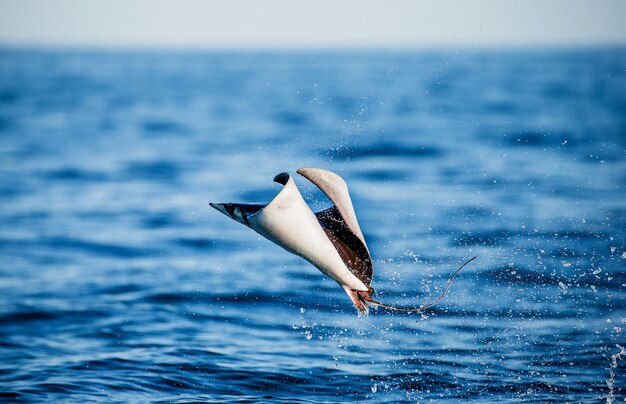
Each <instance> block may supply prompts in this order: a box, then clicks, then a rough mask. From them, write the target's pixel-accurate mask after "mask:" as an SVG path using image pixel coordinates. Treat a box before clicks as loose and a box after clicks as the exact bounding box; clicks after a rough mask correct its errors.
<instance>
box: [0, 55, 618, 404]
mask: <svg viewBox="0 0 626 404" xmlns="http://www.w3.org/2000/svg"><path fill="white" fill-rule="evenodd" d="M625 151H626V49H624V48H597V49H561V50H559V49H544V50H517V51H513V50H480V51H470V50H467V51H463V52H454V51H441V52H436V51H423V52H395V53H394V52H392V53H385V52H358V51H354V52H345V53H341V52H317V53H313V52H311V53H228V52H217V53H215V52H212V53H211V52H209V53H191V52H156V51H154V52H131V51H120V52H104V51H102V52H78V51H72V52H70V51H36V50H20V49H5V50H2V51H0V224H1V226H0V397H1V400H3V401H12V400H16V401H29V402H31V401H39V402H60V401H63V402H84V401H88V400H97V401H118V402H129V401H130V402H189V401H201V402H257V401H267V402H280V401H283V402H355V401H371V402H389V403H395V402H403V401H418V402H429V401H440V400H449V401H456V402H458V401H462V400H468V399H471V400H477V401H486V402H494V401H513V402H549V401H553V402H563V401H569V402H577V401H584V402H595V401H607V402H611V401H615V402H621V401H623V400H624V399H625V397H626V375H625V374H626V373H625V363H626V352H624V348H626V330H625V329H624V328H625V327H626V265H625V264H626V245H625V238H626V217H625V214H626V154H625ZM305 166H317V167H323V168H326V169H330V170H332V171H335V172H337V173H339V174H340V175H341V176H343V177H344V178H345V180H346V181H347V182H348V184H349V186H350V190H351V193H352V198H353V202H354V206H355V209H356V212H357V215H358V218H359V221H360V224H361V227H362V229H363V231H364V233H365V238H366V239H367V242H368V244H369V247H370V249H371V252H372V256H373V258H374V260H375V272H374V280H373V284H372V286H373V287H374V288H375V289H376V290H377V293H376V297H377V298H379V299H380V300H381V301H384V302H386V303H389V304H399V305H407V306H411V305H416V304H421V303H424V302H426V301H428V300H430V299H432V298H433V297H435V296H437V295H438V293H439V292H440V291H441V290H442V287H443V286H444V285H445V282H446V280H447V279H448V276H449V275H450V274H451V273H452V271H454V269H456V268H457V267H458V265H459V264H461V263H462V262H463V261H465V260H466V259H468V258H470V257H471V256H474V255H477V256H478V258H477V260H476V261H474V262H473V263H472V264H471V265H468V266H467V267H466V268H465V269H464V270H463V272H462V273H461V274H460V275H459V277H458V278H457V279H456V280H455V282H454V283H453V285H452V288H451V290H450V292H449V294H448V295H447V296H446V298H445V299H444V300H443V301H442V302H441V303H440V304H439V305H438V306H436V307H435V308H434V309H433V310H432V311H431V312H429V313H427V314H426V315H424V316H420V315H416V314H402V313H394V312H387V311H383V310H375V309H373V310H372V312H371V313H370V315H369V316H366V317H359V316H357V313H356V311H355V309H354V308H353V307H352V305H351V303H350V301H349V299H348V298H347V296H346V295H345V293H344V292H343V290H342V289H341V288H340V287H339V286H338V285H337V284H336V283H335V282H334V281H332V280H331V279H329V278H327V277H325V276H323V275H322V274H321V273H319V272H318V271H317V270H316V269H315V268H314V267H312V266H311V265H310V264H308V263H306V262H305V261H304V260H302V259H300V258H298V257H296V256H293V255H290V254H288V253H287V252H285V251H283V250H281V249H280V248H279V247H277V246H275V245H273V244H272V243H270V242H268V241H267V240H265V239H262V238H261V237H260V236H258V235H257V234H256V233H253V232H252V231H250V230H249V229H247V228H245V227H244V226H242V225H240V224H238V223H236V222H234V221H232V220H229V219H228V218H226V217H225V216H223V215H221V214H220V213H219V212H217V211H215V210H213V209H211V208H210V206H209V202H248V203H250V202H263V201H268V200H270V199H271V198H272V197H273V195H275V194H276V193H277V192H278V190H279V189H280V186H279V185H278V184H274V183H272V178H273V177H274V175H275V174H277V173H279V172H282V171H290V172H292V173H293V172H295V170H296V169H298V168H300V167H305ZM297 181H298V184H299V186H300V187H301V189H302V192H303V195H304V196H305V198H307V199H308V200H309V201H310V203H311V204H312V206H315V207H317V208H322V207H324V206H327V205H328V201H327V200H325V198H324V197H323V196H322V194H321V193H320V192H319V191H317V190H316V189H315V187H314V186H312V185H311V184H309V183H308V182H307V181H306V180H305V179H303V178H297Z"/></svg>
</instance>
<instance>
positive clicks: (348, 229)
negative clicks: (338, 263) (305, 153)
mask: <svg viewBox="0 0 626 404" xmlns="http://www.w3.org/2000/svg"><path fill="white" fill-rule="evenodd" d="M298 174H301V175H302V176H304V177H305V178H307V179H308V180H309V181H311V182H312V183H313V184H315V185H316V186H317V187H318V188H319V189H320V190H321V191H322V192H324V193H325V194H326V196H328V198H329V199H330V200H331V201H332V202H333V203H334V204H335V206H333V207H331V208H329V209H326V210H324V211H321V212H318V213H316V214H315V216H317V220H318V221H319V222H320V224H321V225H322V228H323V229H324V232H325V233H326V235H327V236H328V238H329V239H330V240H331V241H332V243H333V244H334V246H335V249H336V250H337V252H338V253H339V255H340V256H341V259H342V260H343V261H344V263H345V264H346V266H347V267H348V269H349V270H350V272H352V273H353V274H354V276H356V277H357V278H359V280H360V281H361V282H363V283H364V284H365V285H366V286H367V287H368V288H369V287H370V283H371V282H372V276H373V273H374V269H373V266H372V259H371V257H370V253H369V250H368V248H367V244H366V243H365V238H364V237H363V233H362V232H361V228H360V227H359V223H358V221H357V219H356V214H355V212H354V208H353V206H352V200H351V199H350V193H349V192H348V186H347V185H346V183H345V181H344V180H343V179H342V178H341V177H340V176H338V175H337V174H334V173H332V172H330V171H327V170H322V169H320V168H301V169H299V170H298Z"/></svg>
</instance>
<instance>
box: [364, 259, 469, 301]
mask: <svg viewBox="0 0 626 404" xmlns="http://www.w3.org/2000/svg"><path fill="white" fill-rule="evenodd" d="M475 259H476V256H474V257H472V258H470V259H469V260H467V261H465V263H463V265H461V266H460V267H459V269H457V270H456V271H454V273H453V274H452V276H451V277H450V279H449V280H448V283H447V284H446V287H445V289H444V290H443V292H442V293H441V295H439V297H438V298H436V299H435V300H433V301H431V302H429V303H427V304H424V305H422V306H420V307H396V306H389V305H387V304H383V303H381V302H378V301H376V300H374V299H373V298H372V296H370V292H362V291H358V292H357V291H355V292H356V293H358V297H359V298H360V299H361V300H363V301H364V302H367V303H370V304H373V305H374V306H378V307H382V308H384V309H387V310H394V311H403V312H405V313H423V312H424V311H426V310H428V309H430V308H431V307H433V306H434V305H436V304H437V303H439V302H440V301H441V299H443V298H444V296H445V295H446V293H448V289H450V285H452V281H453V280H454V278H456V276H457V275H458V274H459V272H461V269H463V267H464V266H466V265H467V264H469V263H470V262H472V261H474V260H475ZM365 306H366V307H367V305H366V304H365ZM357 308H358V309H359V311H362V309H361V308H360V307H359V306H357ZM366 310H367V309H366Z"/></svg>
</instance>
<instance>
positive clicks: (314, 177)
mask: <svg viewBox="0 0 626 404" xmlns="http://www.w3.org/2000/svg"><path fill="white" fill-rule="evenodd" d="M298 174H300V175H302V176H303V177H304V178H306V179H308V180H309V181H311V182H312V183H313V184H315V185H316V186H317V187H318V188H319V189H320V190H321V191H322V192H323V193H325V194H326V196H327V197H328V199H330V200H331V201H332V202H333V203H334V204H335V206H336V207H337V210H338V211H339V213H340V214H341V217H343V220H344V221H345V222H346V225H347V226H348V227H349V228H350V230H352V232H353V233H354V234H355V235H356V236H357V237H358V238H359V239H360V240H361V241H362V242H363V244H364V245H365V246H367V244H366V243H365V237H363V233H362V232H361V228H360V227H359V222H358V221H357V220H356V213H354V207H352V200H351V199H350V192H348V185H347V184H346V182H345V181H344V180H343V178H341V177H340V176H338V175H337V174H335V173H333V172H330V171H328V170H323V169H321V168H301V169H299V170H298Z"/></svg>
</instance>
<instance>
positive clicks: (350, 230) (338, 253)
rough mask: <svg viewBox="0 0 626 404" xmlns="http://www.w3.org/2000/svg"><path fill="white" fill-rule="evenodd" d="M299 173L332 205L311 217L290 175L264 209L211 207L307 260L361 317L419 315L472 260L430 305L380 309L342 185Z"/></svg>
mask: <svg viewBox="0 0 626 404" xmlns="http://www.w3.org/2000/svg"><path fill="white" fill-rule="evenodd" d="M297 172H298V174H301V175H302V176H304V177H305V178H307V179H308V180H310V181H311V182H312V183H313V184H315V185H316V186H317V187H318V188H319V189H320V190H321V191H322V192H324V193H325V194H326V195H327V196H328V198H329V199H330V200H331V202H333V204H334V205H333V206H332V207H331V208H329V209H326V210H323V211H321V212H317V213H313V211H312V210H311V209H310V208H309V206H308V205H307V204H306V202H305V201H304V199H303V198H302V195H301V194H300V191H299V190H298V188H297V186H296V183H295V182H294V181H293V178H292V177H291V175H289V174H288V173H281V174H278V175H277V176H276V177H275V178H274V181H276V182H278V183H280V184H282V185H283V189H282V190H281V191H280V192H279V193H278V194H277V195H276V196H275V197H274V199H272V201H271V202H269V203H268V204H266V205H259V204H254V205H251V204H236V203H221V204H218V203H211V206H212V207H214V208H215V209H217V210H219V211H220V212H222V213H223V214H225V215H226V216H228V217H230V218H231V219H233V220H235V221H237V222H239V223H242V224H244V225H246V226H248V227H250V228H251V229H252V230H254V231H256V232H257V233H259V234H261V235H262V236H263V237H265V238H267V239H269V240H271V241H273V242H274V243H276V244H277V245H279V246H281V247H283V248H284V249H285V250H287V251H289V252H291V253H293V254H296V255H298V256H300V257H302V258H304V259H306V260H307V261H309V262H310V263H311V264H313V265H314V266H315V267H317V268H318V269H319V270H320V271H321V272H322V273H324V274H325V275H327V276H329V277H331V278H332V279H334V280H335V281H336V282H337V283H339V285H340V286H341V287H342V288H343V289H344V290H345V291H346V293H347V294H348V296H349V297H350V299H351V300H352V302H353V303H354V305H355V307H356V308H357V309H358V310H359V313H360V314H366V313H367V312H368V311H369V310H368V303H369V304H372V305H375V306H379V307H382V308H385V309H389V310H397V311H404V312H423V311H425V310H427V309H429V308H431V307H432V306H434V305H435V304H437V303H438V302H439V301H440V300H441V299H442V298H443V297H444V295H445V294H446V292H447V291H448V289H449V288H450V284H451V283H452V280H453V279H454V278H455V277H456V275H457V274H458V273H459V272H460V271H461V269H462V268H463V267H464V266H465V265H467V264H468V263H469V262H471V261H472V260H474V259H475V258H476V257H473V258H471V259H470V260H469V261H467V262H465V263H464V264H463V265H461V267H459V268H458V269H457V270H456V271H455V272H454V274H453V275H452V277H451V278H450V280H449V281H448V283H447V285H446V288H445V289H444V291H443V293H442V294H441V295H440V296H439V297H438V298H437V299H435V300H433V301H432V302H430V303H428V304H425V305H422V306H420V307H416V308H402V307H395V306H390V305H386V304H383V303H380V302H378V301H376V300H374V299H373V298H372V294H373V293H374V289H372V288H371V286H370V284H371V282H372V276H373V273H374V270H373V265H372V259H371V256H370V253H369V249H368V248H367V244H366V243H365V237H364V236H363V232H362V231H361V228H360V227H359V223H358V221H357V218H356V214H355V212H354V207H353V206H352V200H351V199H350V193H349V191H348V186H347V185H346V183H345V181H344V180H343V179H342V178H341V177H340V176H338V175H337V174H335V173H332V172H330V171H327V170H323V169H321V168H301V169H299V170H298V171H297Z"/></svg>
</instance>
